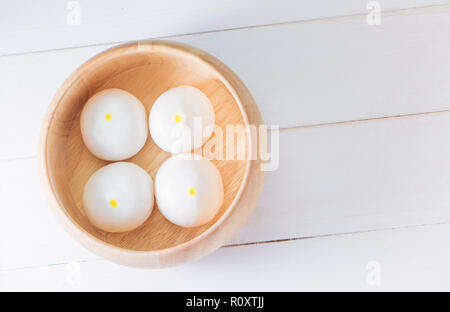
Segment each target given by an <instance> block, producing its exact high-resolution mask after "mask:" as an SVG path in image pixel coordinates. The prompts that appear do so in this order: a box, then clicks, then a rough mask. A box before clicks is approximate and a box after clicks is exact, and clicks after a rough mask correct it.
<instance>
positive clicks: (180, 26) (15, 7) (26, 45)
mask: <svg viewBox="0 0 450 312" xmlns="http://www.w3.org/2000/svg"><path fill="white" fill-rule="evenodd" d="M448 2H449V1H448V0H447V1H445V0H390V1H387V2H386V1H385V2H383V3H381V9H382V10H395V9H404V8H413V7H418V6H426V5H436V4H443V3H448ZM366 6H367V1H361V0H347V1H346V2H345V3H338V2H336V1H332V0H327V1H325V2H323V3H322V4H321V5H316V2H315V1H314V0H303V1H291V0H277V1H275V0H258V1H255V0H232V1H213V2H211V1H208V0H191V1H188V2H187V1H183V0H169V1H142V0H129V1H123V0H108V1H106V0H104V1H87V0H78V1H58V0H47V1H39V3H37V2H36V1H31V0H19V1H9V2H8V4H6V5H5V6H4V7H3V8H2V10H1V11H0V26H1V27H0V55H6V54H14V53H24V52H30V51H40V50H49V49H60V48H67V47H78V46H86V45H93V44H105V43H111V42H120V41H130V40H140V39H148V38H157V37H167V36H175V35H182V34H189V33H197V32H206V31H214V30H223V29H232V28H239V27H249V26H256V25H264V24H273V23H285V22H291V21H300V20H311V19H317V18H324V17H332V16H343V15H351V14H365V13H367V12H369V11H368V10H367V8H366Z"/></svg>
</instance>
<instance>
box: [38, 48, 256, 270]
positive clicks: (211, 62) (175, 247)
mask: <svg viewBox="0 0 450 312" xmlns="http://www.w3.org/2000/svg"><path fill="white" fill-rule="evenodd" d="M180 85H192V86H195V87H197V88H199V89H200V90H202V91H203V92H204V93H205V94H206V95H207V96H208V97H209V99H210V100H211V102H212V104H213V106H214V109H215V114H216V124H217V125H218V126H220V127H221V128H222V129H223V131H224V133H225V126H227V125H242V126H244V127H245V129H246V130H247V131H246V132H245V135H244V137H241V141H240V142H237V141H236V142H235V146H234V150H235V153H234V154H235V156H236V154H237V153H238V152H239V148H245V156H246V157H245V159H241V160H238V159H237V157H234V159H232V160H214V159H213V160H212V161H213V163H214V164H215V165H216V166H217V168H218V169H219V171H220V173H221V175H222V179H223V182H224V189H225V199H224V204H223V206H222V208H221V210H220V212H219V213H218V215H217V216H216V217H215V218H214V219H213V220H212V221H211V222H209V223H207V224H205V225H203V226H199V227H194V228H183V227H179V226H176V225H174V224H172V223H170V222H169V221H168V220H166V219H165V218H164V217H163V216H162V214H161V213H160V212H159V210H158V208H157V206H156V207H155V208H154V209H153V212H152V214H151V216H150V217H149V218H148V219H147V221H146V222H145V223H144V224H143V225H142V226H140V227H139V228H137V229H135V230H133V231H130V232H126V233H108V232H104V231H101V230H99V229H97V228H95V227H94V226H93V225H92V224H91V223H90V222H89V221H88V219H87V217H86V215H85V213H84V209H83V205H82V193H83V188H84V185H85V183H86V181H87V180H88V178H89V177H90V176H91V175H92V174H93V173H94V172H95V171H96V170H97V169H99V168H101V167H103V166H105V165H107V164H108V162H107V161H103V160H100V159H98V158H96V157H95V156H93V155H92V154H91V153H90V152H89V151H88V150H87V148H86V147H85V145H84V143H83V140H82V138H81V132H80V113H81V110H82V108H83V106H84V104H85V103H86V101H87V100H88V99H89V97H91V96H92V95H93V94H95V93H96V92H99V91H101V90H103V89H107V88H120V89H123V90H126V91H128V92H130V93H132V94H134V95H135V96H136V97H137V98H139V99H140V100H141V101H142V103H143V104H144V106H145V108H146V110H147V113H148V112H149V111H150V109H151V107H152V105H153V102H154V101H155V99H156V98H157V97H158V96H159V95H160V94H162V93H163V92H164V91H166V90H168V89H170V88H173V87H177V86H180ZM259 124H262V120H261V115H260V113H259V111H258V108H257V107H256V104H255V102H254V100H253V98H252V96H251V95H250V93H249V91H248V90H247V88H246V87H245V86H244V84H243V83H242V82H241V81H240V80H239V78H238V77H237V76H236V75H235V74H234V73H233V72H232V71H231V70H230V69H229V68H228V67H226V66H225V65H224V64H223V63H221V62H220V61H219V60H217V59H216V58H214V57H213V56H211V55H209V54H207V53H205V52H203V51H201V50H199V49H196V48H193V47H190V46H187V45H184V44H180V43H175V42H167V41H150V42H148V41H147V42H136V43H130V44H125V45H121V46H117V47H114V48H112V49H109V50H107V51H104V52H102V53H100V54H99V55H97V56H95V57H94V58H92V59H90V60H89V61H87V62H86V63H85V64H83V65H82V66H81V67H80V68H78V69H77V70H76V71H75V72H74V73H73V74H72V75H71V76H70V77H69V78H68V79H67V80H66V81H65V82H64V84H63V85H62V86H61V87H60V89H59V90H58V92H57V93H56V95H55V97H54V99H53V101H52V103H51V104H50V108H49V110H48V113H47V116H46V118H45V121H44V124H43V128H42V133H41V141H40V153H39V155H40V161H39V163H40V169H41V177H42V181H43V184H44V190H45V192H46V195H47V197H48V200H49V202H50V206H51V207H52V208H53V210H54V212H55V214H56V215H57V217H58V219H59V220H60V221H61V222H62V224H63V225H64V227H65V228H66V229H67V230H68V231H69V233H70V234H71V235H73V236H74V237H75V238H76V239H77V240H78V241H80V242H81V243H82V244H83V245H84V246H86V247H87V248H88V249H90V250H91V251H93V252H94V253H96V254H98V255H100V256H103V257H105V258H107V259H110V260H111V261H114V262H117V263H121V264H125V265H130V266H137V267H150V268H157V267H166V266H173V265H179V264H183V263H186V262H188V261H193V260H196V259H199V258H200V257H203V256H205V255H207V254H208V253H210V252H212V251H213V250H215V249H217V248H219V247H220V246H221V245H222V244H224V243H225V242H226V241H227V240H228V239H229V238H230V237H231V236H232V235H233V234H234V233H235V232H236V231H237V230H238V229H239V228H240V227H241V226H242V224H243V223H244V222H245V220H246V219H247V217H248V215H249V214H250V212H251V211H252V209H253V207H254V205H255V203H256V200H257V197H258V195H259V193H260V191H261V188H262V184H263V180H264V172H263V171H261V170H260V161H259V160H252V159H254V158H255V156H256V155H255V154H254V153H256V150H255V147H256V146H255V144H256V142H257V138H256V134H255V133H254V132H253V131H249V129H250V128H249V127H248V126H249V125H259ZM211 139H212V138H211ZM224 142H225V140H224ZM204 146H205V145H204ZM223 148H224V149H228V148H229V146H224V147H223ZM224 154H225V153H224ZM168 157H169V154H168V153H166V152H164V151H162V150H161V149H160V148H159V147H157V146H156V145H155V143H154V142H153V140H152V139H151V136H150V135H149V136H148V139H147V142H146V144H145V146H144V147H143V149H142V150H141V151H140V152H139V153H138V154H136V155H135V156H134V157H132V158H131V159H129V160H127V161H130V162H133V163H136V164H138V165H139V166H141V167H142V168H144V169H145V170H147V172H149V174H150V175H151V177H152V178H153V179H154V178H155V175H156V172H157V170H158V168H159V166H160V165H161V164H162V163H163V162H164V161H165V160H166V159H167V158H168ZM224 159H225V155H224ZM155 205H156V201H155Z"/></svg>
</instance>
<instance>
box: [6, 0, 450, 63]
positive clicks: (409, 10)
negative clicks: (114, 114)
mask: <svg viewBox="0 0 450 312" xmlns="http://www.w3.org/2000/svg"><path fill="white" fill-rule="evenodd" d="M444 8H450V4H434V5H427V6H420V7H416V8H406V9H395V10H386V11H385V10H383V9H381V12H382V14H383V15H384V16H395V15H406V14H411V13H416V12H426V11H431V10H435V9H444ZM363 16H367V13H358V14H349V15H343V16H330V17H320V18H312V19H305V20H293V21H286V22H278V23H268V24H261V25H253V26H242V27H232V28H226V29H220V30H207V31H199V32H192V33H184V34H175V35H170V36H156V37H152V38H142V39H140V40H170V39H171V38H183V37H188V36H193V35H203V34H211V33H221V32H228V31H233V30H244V29H260V28H267V27H274V26H284V25H295V24H311V23H320V22H333V21H344V20H350V19H357V18H361V17H363ZM127 42H128V41H126V40H119V41H111V42H102V43H98V44H97V43H96V44H86V45H80V46H70V47H64V48H56V49H43V50H33V51H27V52H17V53H6V54H0V57H13V56H20V55H29V54H36V53H46V52H55V51H65V50H70V49H81V48H89V47H101V46H109V45H118V44H123V43H127Z"/></svg>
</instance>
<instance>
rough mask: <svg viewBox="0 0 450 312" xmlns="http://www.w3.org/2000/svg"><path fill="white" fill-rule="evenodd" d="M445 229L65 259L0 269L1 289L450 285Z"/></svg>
mask: <svg viewBox="0 0 450 312" xmlns="http://www.w3.org/2000/svg"><path fill="white" fill-rule="evenodd" d="M448 237H450V226H449V225H448V224H445V225H435V226H426V227H416V228H409V229H398V230H387V231H379V232H370V233H361V234H356V235H341V236H333V237H323V238H316V239H307V240H298V241H290V242H283V243H275V244H259V245H250V246H240V247H231V248H221V249H220V250H219V251H217V252H216V253H214V254H213V255H211V256H209V257H207V258H204V259H202V260H200V261H199V262H196V263H193V264H188V265H185V266H182V267H176V268H170V269H163V270H140V269H134V268H127V267H124V266H119V265H115V264H112V263H109V262H107V261H105V260H98V261H87V262H81V263H71V264H69V265H68V264H60V265H53V266H45V267H39V268H30V269H23V270H13V271H3V272H0V290H22V291H23V290H41V291H42V290H45V291H56V290H72V291H73V290H82V291H233V292H236V291H398V290H403V291H449V290H450V288H449V285H450V270H449V267H448V263H449V261H450V250H449V248H442V246H443V244H445V242H446V241H448ZM378 277H379V279H378ZM378 282H379V284H378Z"/></svg>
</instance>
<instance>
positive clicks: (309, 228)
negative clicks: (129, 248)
mask: <svg viewBox="0 0 450 312" xmlns="http://www.w3.org/2000/svg"><path fill="white" fill-rule="evenodd" d="M378 4H380V6H381V9H382V10H383V11H382V12H381V24H380V25H368V22H367V14H369V13H370V12H372V13H370V14H376V12H375V11H374V10H375V9H374V8H375V7H376V3H375V4H373V3H369V1H361V0H346V1H333V0H323V1H320V3H319V2H318V1H316V0H302V1H293V0H277V1H275V0H259V1H255V0H228V1H217V2H213V1H209V0H191V1H189V4H188V2H187V1H181V0H170V1H169V0H166V1H125V0H114V1H112V0H108V1H106V0H103V1H95V2H94V1H87V0H79V1H67V2H65V1H60V0H59V1H57V0H54V1H39V2H38V1H31V0H30V1H26V0H18V1H9V2H8V3H5V4H3V5H2V9H1V10H0V290H164V291H178V290H190V291H200V290H209V291H215V290H225V291H226V290H228V291H241V290H242V291H245V290H256V291H258V290H269V291H270V290H362V291H378V290H450V248H449V247H448V246H449V244H450V226H449V222H450V139H449V134H450V58H449V56H450V1H448V0H447V1H444V0H442V1H437V0H389V1H388V0H381V1H378ZM374 5H375V6H374ZM368 7H369V9H368ZM371 16H375V15H371ZM78 17H79V18H80V19H78ZM370 21H374V20H373V19H370V18H369V24H371V23H370ZM78 22H79V23H78ZM150 38H167V39H170V40H176V41H181V42H185V43H188V44H191V45H195V46H197V47H199V48H201V49H204V50H206V51H208V52H210V53H211V54H213V55H215V56H217V57H218V58H220V59H221V60H222V61H223V62H225V63H226V64H228V65H229V66H230V67H231V68H232V69H233V70H234V71H235V72H236V73H237V74H238V75H239V76H240V77H241V79H242V80H243V81H244V82H245V83H246V84H247V86H248V87H249V89H250V91H251V92H252V94H253V95H254V97H255V99H256V102H257V103H258V105H259V107H260V110H261V112H262V115H263V118H264V120H265V122H266V123H267V124H275V125H279V126H280V128H281V129H282V130H281V133H280V166H279V169H278V170H276V171H274V172H270V173H269V174H268V176H267V180H266V184H265V187H264V190H263V194H262V196H261V199H260V201H259V203H258V205H257V207H256V208H255V211H254V213H253V214H252V216H251V217H250V219H249V220H248V222H247V224H246V225H245V226H244V228H243V229H242V230H241V231H240V232H239V233H238V234H237V235H236V236H235V237H234V238H233V239H232V240H231V241H230V242H229V243H228V244H227V246H225V247H223V248H221V249H219V250H218V251H217V252H215V253H214V254H212V255H211V256H208V257H206V258H204V259H202V260H200V261H199V262H196V263H193V264H189V265H185V266H181V267H176V268H172V269H165V270H139V269H133V268H127V267H123V266H119V265H116V264H113V263H110V262H108V261H106V260H103V259H100V258H98V257H97V256H95V255H94V254H92V253H90V252H88V251H87V250H85V249H84V248H83V247H81V246H80V245H78V244H77V243H76V242H75V241H74V240H73V239H72V238H71V237H69V236H68V235H67V234H66V233H65V232H64V230H63V229H62V228H61V227H60V226H59V224H58V223H57V222H56V220H55V219H54V217H53V216H52V215H51V212H50V210H49V209H48V207H47V203H46V200H45V199H44V197H43V194H42V191H41V186H40V181H39V177H38V174H37V164H36V153H37V152H36V151H37V138H38V134H39V130H40V124H41V120H42V117H43V115H44V113H45V110H46V108H47V106H48V104H49V102H50V100H51V98H52V96H53V94H54V93H55V91H56V90H57V88H58V87H59V85H60V84H61V83H62V82H63V80H64V79H65V78H66V77H67V76H68V75H69V74H70V73H71V72H72V71H73V70H74V69H75V68H76V67H77V66H79V65H80V64H81V63H83V62H84V61H86V60H87V59H88V58H89V57H91V56H93V55H95V54H96V53H98V52H100V51H102V50H105V49H106V48H108V47H110V46H112V45H115V44H118V43H121V42H124V41H129V40H138V39H150Z"/></svg>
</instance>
